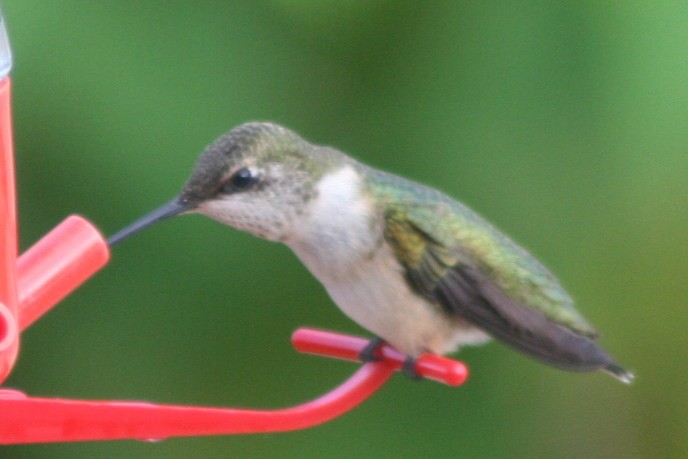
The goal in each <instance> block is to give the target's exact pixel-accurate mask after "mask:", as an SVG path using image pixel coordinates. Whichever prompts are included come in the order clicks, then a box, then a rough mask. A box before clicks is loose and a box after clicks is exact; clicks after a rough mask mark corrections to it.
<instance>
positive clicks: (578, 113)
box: [0, 0, 688, 459]
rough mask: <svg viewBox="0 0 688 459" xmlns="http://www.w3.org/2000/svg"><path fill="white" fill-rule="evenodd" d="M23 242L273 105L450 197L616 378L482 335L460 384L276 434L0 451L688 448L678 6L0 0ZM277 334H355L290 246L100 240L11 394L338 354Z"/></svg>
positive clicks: (391, 389) (283, 364) (254, 383)
mask: <svg viewBox="0 0 688 459" xmlns="http://www.w3.org/2000/svg"><path fill="white" fill-rule="evenodd" d="M2 7H3V12H4V14H5V16H6V20H7V23H8V27H9V32H10V39H11V43H12V48H13V51H14V56H15V69H14V71H13V77H14V78H13V84H14V99H13V103H14V125H15V132H16V146H17V163H18V181H19V184H18V188H19V197H20V201H19V215H20V225H21V228H20V235H21V240H22V248H23V249H25V248H26V247H28V246H29V245H30V244H31V243H33V242H34V241H36V240H37V239H38V238H39V237H40V236H41V235H42V234H44V233H45V232H47V231H48V230H49V229H50V228H52V227H53V226H54V225H56V224H57V223H58V222H59V221H60V220H62V219H63V218H64V217H65V216H66V215H68V214H71V213H80V214H82V215H84V216H86V217H88V218H89V219H90V220H91V221H93V222H94V223H96V224H97V225H98V226H99V227H100V228H102V230H103V231H104V232H105V233H106V234H110V233H112V232H113V231H115V230H117V229H119V228H120V227H122V226H123V225H124V224H126V223H128V222H129V221H130V220H132V219H133V218H135V217H138V216H139V215H141V214H143V213H144V212H146V211H148V210H151V209H152V208H154V207H155V206H157V205H159V204H161V203H163V202H166V201H167V200H168V199H169V198H171V197H172V196H173V195H174V194H175V193H176V192H177V190H178V188H179V187H180V186H181V184H182V182H183V181H184V180H185V178H186V176H187V174H188V172H189V170H190V167H191V165H192V164H193V162H194V160H195V157H196V155H197V154H198V152H200V150H201V149H202V148H203V147H204V146H205V145H206V144H207V143H209V142H210V141H211V140H213V139H214V138H215V137H216V136H217V135H219V134H220V133H222V132H223V131H225V130H227V129H229V128H230V127H232V126H234V125H236V124H239V123H241V122H244V121H248V120H254V119H259V120H273V121H277V122H280V123H282V124H285V125H287V126H289V127H291V128H293V129H295V130H297V131H298V132H300V133H302V135H304V136H305V137H306V138H308V139H311V140H313V141H317V142H319V143H328V144H331V145H334V146H337V147H339V148H341V149H343V150H345V151H347V152H349V153H352V154H354V155H355V156H357V157H358V158H361V159H363V160H365V161H366V162H368V163H371V164H373V165H376V166H379V167H382V168H385V169H388V170H391V171H394V172H396V173H399V174H402V175H406V176H410V177H413V178H415V179H417V180H420V181H423V182H426V183H429V184H431V185H434V186H436V187H438V188H440V189H443V190H445V191H446V192H448V193H449V194H451V195H454V196H457V197H460V198H461V199H463V200H464V201H466V202H467V203H468V204H469V205H471V206H472V207H474V208H475V209H476V210H478V211H479V212H480V213H482V214H483V215H485V216H486V217H487V218H488V219H490V220H492V221H493V222H494V223H495V224H497V226H499V227H500V228H502V229H504V230H505V231H506V232H507V233H509V234H510V235H512V236H513V237H514V238H515V239H516V240H518V241H520V242H521V243H522V244H523V245H525V246H526V247H529V248H530V249H532V251H533V252H534V253H535V254H536V255H537V256H539V257H540V258H541V259H542V260H543V261H544V262H545V263H546V264H547V265H548V266H550V267H551V268H552V269H553V270H554V271H555V272H556V273H558V274H559V276H560V277H561V279H562V281H563V283H564V284H565V285H567V286H568V288H569V290H570V291H571V293H572V294H573V296H574V297H575V298H576V299H577V300H578V304H579V308H580V309H581V310H582V311H583V312H584V313H585V314H586V316H588V317H589V318H590V320H591V321H592V322H593V323H595V324H596V325H597V326H598V327H599V328H600V329H601V330H602V331H603V332H604V335H605V337H604V344H605V346H606V347H607V348H608V349H609V350H610V351H611V352H612V353H613V354H615V355H616V356H617V357H618V358H619V360H620V361H622V362H623V363H625V364H626V365H628V366H629V367H630V368H633V369H635V370H636V371H637V373H638V374H639V378H638V379H637V382H636V383H635V384H634V385H632V386H631V387H624V386H622V385H620V384H618V383H617V382H616V381H614V380H612V379H611V378H608V377H606V376H603V375H576V374H569V373H564V372H560V371H557V370H553V369H550V368H546V367H543V366H541V365H538V364H535V363H532V362H531V361H529V360H526V359H524V358H522V357H521V356H519V355H516V354H514V353H513V352H510V351H508V350H506V349H505V348H504V347H502V346H500V345H497V344H492V345H489V346H486V347H483V348H480V349H467V350H465V351H464V352H462V354H461V357H462V358H463V359H464V360H465V361H467V362H468V364H469V365H470V366H471V369H472V371H473V373H472V376H471V379H470V382H469V383H468V384H467V385H466V386H465V387H463V388H459V389H449V388H445V387H441V386H439V385H436V384H432V383H420V384H414V383H411V382H409V381H407V380H405V379H404V378H395V379H394V380H393V381H392V382H391V383H390V384H389V385H388V386H387V387H386V388H385V389H384V390H382V391H381V392H380V393H379V394H378V395H376V396H375V397H374V398H373V399H372V400H371V401H369V402H367V403H366V404H364V405H363V406H362V407H360V408H358V409H357V410H355V411H354V412H352V413H350V414H349V415H347V416H345V417H343V418H340V419H338V420H336V421H334V422H331V423H329V424H327V425H324V426H321V427H318V428H315V429H312V430H308V431H304V432H298V433H290V434H277V435H254V436H234V437H215V438H201V439H177V440H168V441H165V442H162V443H157V444H154V445H148V444H143V443H137V442H109V443H89V444H76V445H37V446H26V447H11V448H9V447H5V448H1V447H0V456H2V457H12V458H15V457H16V458H47V457H50V458H62V457H64V458H71V459H75V458H82V457H83V458H92V457H98V458H105V457H113V458H115V457H117V458H119V457H127V458H137V457H141V458H154V457H161V458H162V457H164V458H186V457H192V456H195V457H203V458H214V457H218V458H219V457H251V458H260V457H266V458H268V457H269V458H275V457H302V458H307V457H342V458H343V457H347V458H348V457H454V456H460V457H470V458H500V457H504V458H507V457H509V458H512V457H547V458H569V457H605V458H609V457H647V458H658V457H662V458H673V457H675V458H679V457H686V455H688V423H686V417H687V414H688V390H687V387H688V366H686V364H685V358H684V355H683V352H685V350H686V349H687V348H688V338H687V336H688V335H687V334H686V331H685V328H686V325H687V324H688V308H687V297H688V282H686V279H687V278H688V262H687V261H686V260H688V210H687V203H688V130H687V129H686V126H687V125H688V27H686V24H687V23H688V3H686V2H644V1H630V2H616V3H614V2H598V1H583V2H569V3H567V2H545V1H523V2H470V1H436V2H418V1H391V0H390V1H363V0H345V1H339V2H320V1H314V0H282V1H277V0H275V1H257V2H254V1H248V0H244V1H232V2H224V1H219V0H216V1H200V2H196V1H180V0H177V1H152V0H143V1H142V0H128V1H124V0H119V1H111V2H93V1H73V0H69V1H65V0H62V1H55V0H52V1H45V0H6V1H3V2H2ZM299 325H313V326H319V327H324V328H330V329H336V330H342V331H350V332H355V333H363V332H362V330H360V329H359V328H358V327H357V326H356V325H355V324H353V323H351V322H350V321H349V320H347V319H346V318H345V317H344V316H343V315H342V314H341V313H340V312H339V311H338V310H337V309H336V308H335V307H334V306H333V305H332V304H331V302H330V300H329V299H328V298H327V296H326V294H325V293H324V291H323V289H322V288H321V287H320V286H319V285H318V284H317V282H316V281H315V280H313V279H312V278H311V277H310V275H309V274H308V273H307V272H306V270H305V269H304V268H303V267H302V266H301V265H300V264H299V263H298V261H297V260H296V259H295V257H294V256H293V255H292V254H290V253H289V251H288V250H287V249H286V248H284V247H282V246H278V245H275V244H269V243H266V242H264V241H259V240H256V239H253V238H251V237H250V236H248V235H245V234H241V233H238V232H235V231H230V230H227V229H225V228H223V227H221V226H220V225H218V224H216V223H213V222H210V221H208V220H205V219H202V218H201V217H185V218H179V219H177V220H173V221H170V222H167V223H165V224H162V225H160V226H159V227H156V228H154V229H151V230H150V231H149V232H147V233H143V234H141V235H140V236H137V237H136V238H134V239H132V240H130V241H128V242H127V243H125V244H122V246H121V247H117V250H115V252H114V254H113V259H112V261H111V263H110V264H109V266H108V267H107V268H106V269H104V270H103V271H102V272H101V273H99V274H98V275H97V276H96V277H95V278H94V279H92V280H90V281H89V282H88V283H87V284H86V285H85V286H84V287H83V288H81V289H80V290H79V291H77V292H76V293H75V294H73V295H72V296H71V297H69V298H68V299H67V300H66V301H64V302H63V304H62V305H61V306H60V307H59V308H57V309H56V310H55V311H54V312H51V313H50V315H49V316H48V317H47V318H45V319H44V320H41V321H40V322H38V323H37V324H36V325H34V326H33V327H32V328H31V329H30V330H29V331H28V332H27V333H25V334H24V335H23V336H22V345H23V347H22V354H21V358H20V360H19V363H18V366H17V367H16V369H15V372H14V373H13V374H12V376H11V378H10V379H9V381H8V385H11V386H14V387H19V388H22V389H24V390H26V391H28V392H29V393H32V394H37V395H46V396H65V397H77V398H119V399H122V398H125V399H143V400H152V401H159V402H170V403H193V404H202V405H224V406H247V407H248V406H250V407H278V406H286V405H290V404H294V403H297V402H300V401H303V400H305V399H308V398H310V397H313V396H315V395H317V394H319V393H322V392H324V391H325V390H327V389H329V388H330V387H332V386H333V385H334V384H336V383H337V382H339V381H340V380H342V379H343V378H344V377H345V376H346V375H347V374H349V373H350V372H351V371H353V366H351V365H350V364H346V363H342V362H332V361H328V360H325V359H318V358H315V357H307V356H301V355H297V354H295V353H294V352H293V351H292V349H291V348H290V345H289V342H288V339H289V335H290V333H291V331H292V330H293V329H294V328H296V327H297V326H299ZM0 415H2V414H1V413H0Z"/></svg>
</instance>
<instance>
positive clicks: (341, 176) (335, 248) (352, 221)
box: [285, 165, 381, 285]
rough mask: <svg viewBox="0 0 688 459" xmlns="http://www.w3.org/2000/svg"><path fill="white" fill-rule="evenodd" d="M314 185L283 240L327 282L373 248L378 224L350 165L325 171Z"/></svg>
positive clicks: (352, 265)
mask: <svg viewBox="0 0 688 459" xmlns="http://www.w3.org/2000/svg"><path fill="white" fill-rule="evenodd" d="M316 188H317V192H318V194H317V197H316V198H314V199H313V201H311V203H310V205H309V207H308V209H307V210H306V212H305V215H304V217H303V220H302V221H301V222H300V223H299V225H298V228H297V229H296V230H295V231H294V233H293V234H292V236H291V237H290V238H289V240H287V241H285V242H286V243H287V245H288V246H289V247H290V248H291V249H292V250H293V251H294V252H295V253H296V255H297V256H298V257H299V258H300V259H301V261H303V263H304V264H305V265H306V266H307V267H308V269H309V270H310V271H311V272H312V273H313V275H314V276H316V277H317V278H318V279H319V280H320V281H321V282H323V283H324V284H325V285H327V284H328V283H329V282H328V281H330V282H331V281H332V280H334V279H332V277H333V276H334V277H340V276H344V275H346V273H347V271H349V270H351V269H354V268H355V266H356V264H357V262H358V261H360V259H361V258H362V257H366V256H369V255H370V254H371V252H373V251H374V250H375V248H376V246H377V243H378V242H379V237H378V234H376V233H378V232H379V231H380V230H381V226H380V225H376V224H375V223H376V220H378V218H377V216H376V215H375V205H374V203H373V201H372V200H371V199H370V197H369V196H367V195H366V194H365V193H364V191H363V184H362V178H361V176H360V175H359V173H358V172H357V171H356V170H355V169H354V168H353V167H352V166H350V165H346V166H344V167H342V168H341V169H338V170H336V171H334V172H331V173H329V174H327V175H325V176H324V177H323V178H322V179H321V180H320V182H319V183H318V184H317V185H316Z"/></svg>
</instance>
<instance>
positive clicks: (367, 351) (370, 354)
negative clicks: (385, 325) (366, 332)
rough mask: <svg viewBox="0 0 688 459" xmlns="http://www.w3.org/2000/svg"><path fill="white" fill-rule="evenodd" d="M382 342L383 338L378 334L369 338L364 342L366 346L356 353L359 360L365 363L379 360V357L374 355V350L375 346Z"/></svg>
mask: <svg viewBox="0 0 688 459" xmlns="http://www.w3.org/2000/svg"><path fill="white" fill-rule="evenodd" d="M384 342H385V340H383V339H382V338H380V337H379V336H376V337H375V338H373V339H371V340H370V341H369V342H368V344H366V347H364V348H363V350H362V351H361V352H360V353H359V354H358V358H359V359H360V360H361V362H366V363H367V362H377V361H379V360H380V358H379V357H377V356H376V355H375V352H376V351H377V348H378V347H380V345H382V344H383V343H384Z"/></svg>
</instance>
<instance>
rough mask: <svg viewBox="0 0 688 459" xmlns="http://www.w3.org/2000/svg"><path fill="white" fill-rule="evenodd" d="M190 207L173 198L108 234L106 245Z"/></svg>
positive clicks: (115, 242)
mask: <svg viewBox="0 0 688 459" xmlns="http://www.w3.org/2000/svg"><path fill="white" fill-rule="evenodd" d="M192 207H193V206H191V205H190V204H187V203H184V202H182V201H180V200H179V199H177V198H175V199H174V200H173V201H171V202H168V203H167V204H165V205H164V206H162V207H158V208H157V209H155V210H154V211H153V212H151V213H149V214H148V215H145V216H143V217H141V218H139V219H138V220H136V221H135V222H134V223H132V224H131V225H129V226H127V227H126V228H124V229H123V230H121V231H120V232H118V233H116V234H115V235H114V236H110V238H109V239H108V240H107V242H108V245H110V247H112V246H113V245H115V244H117V243H118V242H119V241H121V240H122V239H126V238H128V237H129V236H131V235H132V234H135V233H138V232H139V231H141V230H142V229H144V228H146V227H148V226H150V225H152V224H153V223H157V222H159V221H162V220H165V219H167V218H170V217H174V216H175V215H179V214H180V213H182V212H184V211H185V210H190V209H191V208H192Z"/></svg>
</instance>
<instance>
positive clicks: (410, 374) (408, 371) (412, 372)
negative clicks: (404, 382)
mask: <svg viewBox="0 0 688 459" xmlns="http://www.w3.org/2000/svg"><path fill="white" fill-rule="evenodd" d="M401 372H402V373H404V375H406V377H407V378H408V379H410V380H411V381H420V380H421V379H423V377H422V376H421V375H419V374H418V372H417V371H416V359H414V358H413V357H406V359H405V360H404V365H403V366H402V367H401Z"/></svg>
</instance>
